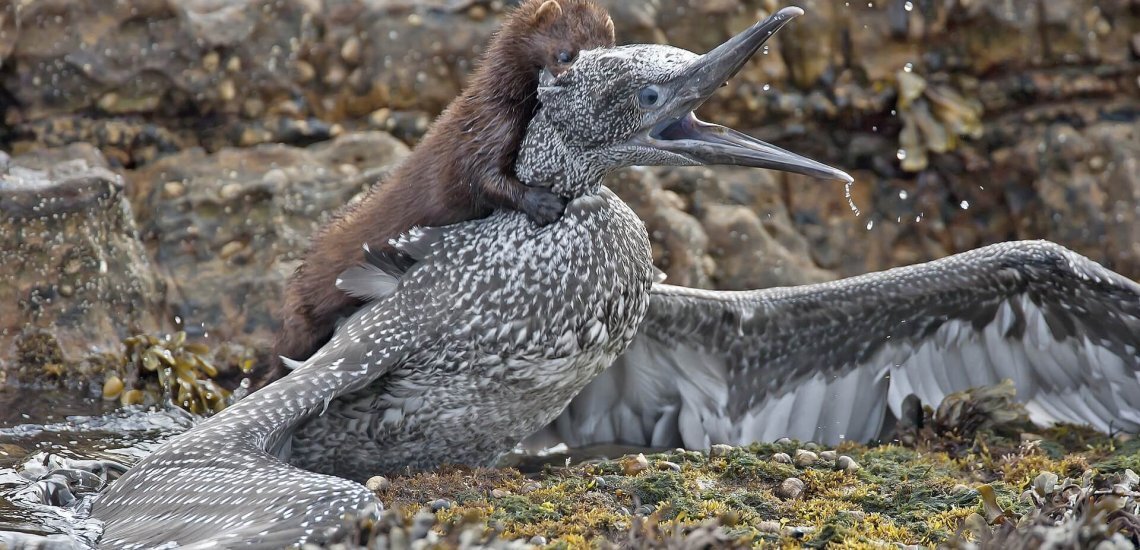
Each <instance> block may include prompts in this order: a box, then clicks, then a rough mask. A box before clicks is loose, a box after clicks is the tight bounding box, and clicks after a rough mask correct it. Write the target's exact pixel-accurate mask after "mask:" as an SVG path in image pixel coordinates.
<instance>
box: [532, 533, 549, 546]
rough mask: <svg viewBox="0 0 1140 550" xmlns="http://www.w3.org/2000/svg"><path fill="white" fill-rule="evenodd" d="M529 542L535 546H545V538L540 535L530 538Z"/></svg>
mask: <svg viewBox="0 0 1140 550" xmlns="http://www.w3.org/2000/svg"><path fill="white" fill-rule="evenodd" d="M529 542H530V543H531V544H533V545H535V546H546V537H544V536H542V535H535V536H533V537H531V538H530V541H529Z"/></svg>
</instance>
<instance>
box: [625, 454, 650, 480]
mask: <svg viewBox="0 0 1140 550" xmlns="http://www.w3.org/2000/svg"><path fill="white" fill-rule="evenodd" d="M621 467H622V471H624V472H625V475H627V476H634V475H637V474H639V473H641V472H644V471H645V470H647V469H648V468H649V460H648V459H646V458H645V454H643V453H637V456H627V457H625V458H623V459H621Z"/></svg>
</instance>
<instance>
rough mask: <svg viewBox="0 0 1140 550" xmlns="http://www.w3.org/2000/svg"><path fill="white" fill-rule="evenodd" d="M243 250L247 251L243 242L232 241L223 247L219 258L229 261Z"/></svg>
mask: <svg viewBox="0 0 1140 550" xmlns="http://www.w3.org/2000/svg"><path fill="white" fill-rule="evenodd" d="M242 250H245V243H243V242H241V241H230V242H228V243H226V244H224V245H222V250H221V251H220V252H218V256H220V257H221V258H222V259H223V260H228V259H230V258H232V257H233V256H234V255H236V254H237V253H238V252H241V251H242Z"/></svg>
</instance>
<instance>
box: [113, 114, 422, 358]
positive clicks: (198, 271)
mask: <svg viewBox="0 0 1140 550" xmlns="http://www.w3.org/2000/svg"><path fill="white" fill-rule="evenodd" d="M406 152H407V148H406V147H405V146H404V145H403V144H401V143H400V142H398V141H396V140H395V139H394V138H392V137H391V136H389V135H387V134H383V133H379V132H373V133H362V134H349V135H345V136H342V137H341V138H338V139H335V140H333V141H330V142H327V143H321V144H317V145H313V146H310V147H308V148H303V149H302V148H297V147H289V146H281V145H263V146H258V147H253V148H249V149H224V150H222V151H219V152H217V153H214V154H207V153H205V152H203V151H201V150H189V151H186V152H183V153H179V154H178V155H174V156H171V157H167V158H165V159H162V160H160V161H158V162H155V163H153V164H150V165H148V166H146V167H144V168H143V169H140V170H137V171H134V172H132V173H131V174H129V176H128V178H129V181H130V182H131V200H132V202H133V203H134V205H135V211H136V212H138V216H137V218H138V225H139V230H140V233H141V235H142V239H143V242H144V243H145V245H146V249H147V251H148V252H149V253H150V255H151V256H152V257H153V258H154V259H155V261H156V263H158V264H159V265H160V266H161V270H162V274H163V276H164V278H165V279H166V280H167V281H168V284H169V291H168V295H167V304H168V306H167V307H168V308H169V315H170V317H172V318H177V319H178V320H179V322H180V323H181V326H182V327H184V328H185V330H186V331H187V333H188V334H189V335H190V337H191V338H192V339H194V338H205V337H207V336H208V337H210V338H218V339H220V340H221V341H227V342H238V343H242V344H245V345H248V346H251V347H254V348H256V349H260V350H267V349H268V348H269V347H270V344H271V341H272V340H271V339H272V335H273V331H274V330H275V327H276V325H277V322H278V315H279V312H278V311H277V308H278V307H279V304H280V296H281V294H282V292H283V285H284V282H285V280H286V279H287V277H288V276H289V274H291V273H292V272H293V270H294V269H295V268H296V265H297V261H298V259H299V257H300V254H302V253H303V252H304V250H305V248H306V247H307V242H308V238H309V235H310V234H311V233H312V232H313V230H314V229H315V228H316V227H317V225H318V224H319V223H320V221H321V220H322V215H326V214H327V213H330V212H332V211H333V210H335V209H336V208H338V207H339V206H341V205H342V204H344V203H347V202H348V201H349V200H350V199H351V198H352V197H353V196H355V195H357V194H359V193H361V192H362V191H363V190H365V189H367V188H368V187H369V186H370V185H371V184H372V183H374V182H376V181H378V180H379V179H380V178H381V177H382V175H383V174H384V173H386V171H387V170H388V169H389V168H390V167H391V166H392V165H393V164H394V163H395V162H396V161H398V160H399V159H400V158H402V157H403V155H404V154H406Z"/></svg>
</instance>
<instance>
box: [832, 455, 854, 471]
mask: <svg viewBox="0 0 1140 550" xmlns="http://www.w3.org/2000/svg"><path fill="white" fill-rule="evenodd" d="M859 468H860V466H859V463H858V462H855V459H854V458H851V457H849V456H847V455H843V456H840V457H839V458H837V459H835V469H836V470H842V471H845V472H854V471H855V470H858V469H859Z"/></svg>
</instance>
